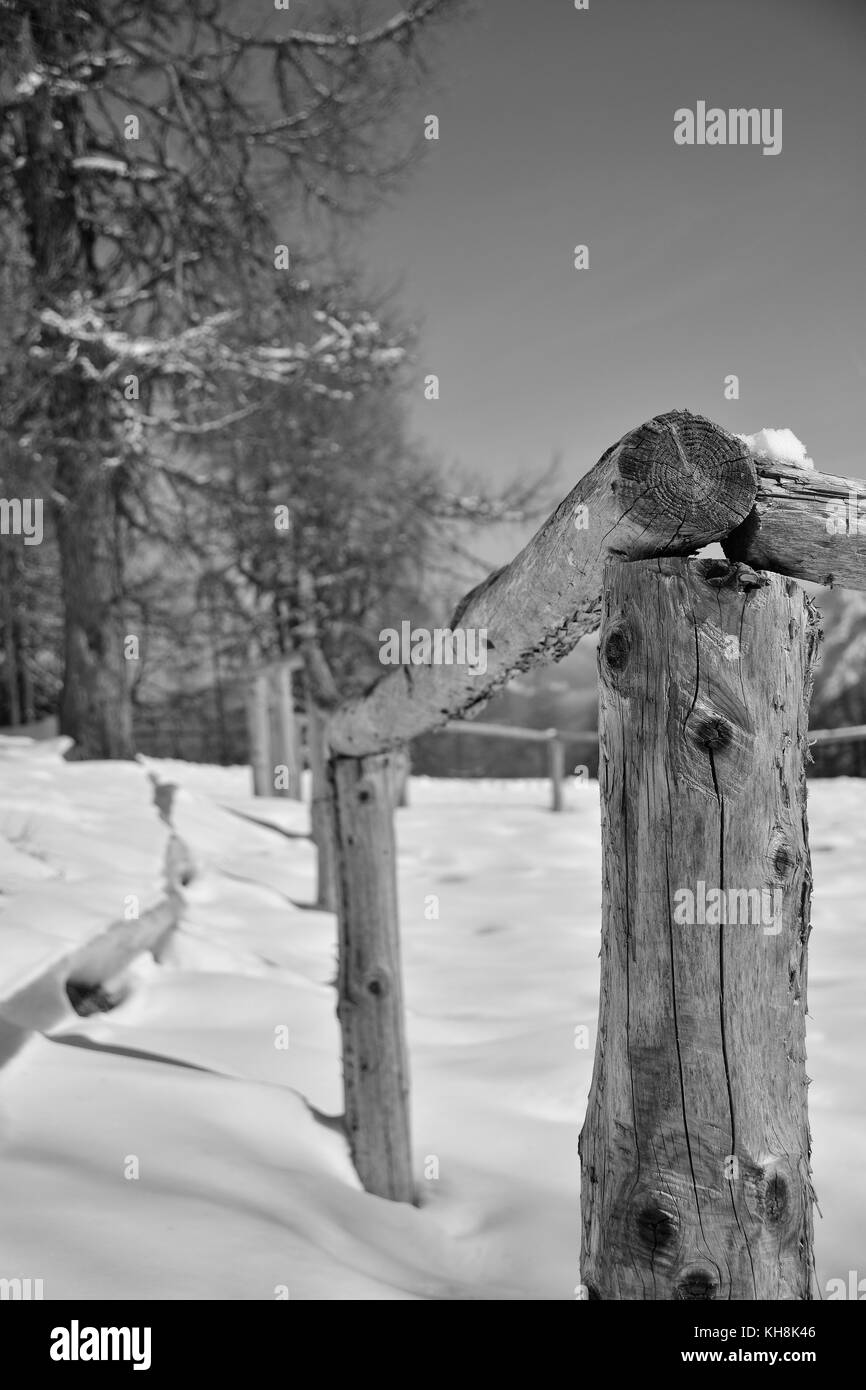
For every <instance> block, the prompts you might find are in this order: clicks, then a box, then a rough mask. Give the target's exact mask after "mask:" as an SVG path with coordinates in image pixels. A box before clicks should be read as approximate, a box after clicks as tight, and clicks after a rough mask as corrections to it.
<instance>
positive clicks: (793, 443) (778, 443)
mask: <svg viewBox="0 0 866 1390" xmlns="http://www.w3.org/2000/svg"><path fill="white" fill-rule="evenodd" d="M737 438H738V439H742V441H743V443H744V444H745V445H746V446H747V448H748V450H749V452H750V453H751V454H755V456H756V457H757V458H765V459H771V460H772V461H773V463H787V464H790V465H791V467H793V468H814V467H815V463H814V460H813V459H810V458H809V455H808V454H807V453H806V446H805V444H804V443H803V441H802V440H801V439H798V438H797V436H796V435H795V433H794V431H793V430H773V429H767V428H764V429H762V430H758V432H757V434H738V435H737Z"/></svg>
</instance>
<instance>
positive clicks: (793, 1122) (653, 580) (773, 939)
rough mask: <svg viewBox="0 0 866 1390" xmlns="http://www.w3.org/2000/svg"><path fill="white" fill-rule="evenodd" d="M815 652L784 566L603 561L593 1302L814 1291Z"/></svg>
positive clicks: (586, 1187) (585, 1163)
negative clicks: (811, 767)
mask: <svg viewBox="0 0 866 1390" xmlns="http://www.w3.org/2000/svg"><path fill="white" fill-rule="evenodd" d="M816 645H817V635H816V622H815V617H814V613H813V610H812V609H811V606H810V604H809V602H808V600H807V599H806V597H805V595H804V593H803V590H802V589H801V588H800V587H799V586H798V585H797V584H796V583H794V581H792V580H786V579H783V578H781V577H780V576H779V575H765V574H756V573H755V572H754V571H752V570H751V569H749V568H748V567H747V566H742V565H729V564H728V563H727V562H725V561H714V560H698V561H689V560H657V561H643V562H639V563H634V564H627V563H622V562H620V561H612V562H610V563H609V565H608V567H607V570H606V574H605V590H604V613H603V622H602V630H601V635H600V640H599V674H600V697H601V707H600V756H601V762H600V769H599V780H600V785H601V797H602V843H603V922H602V957H601V959H602V965H601V1011H600V1018H599V1026H598V1038H597V1046H596V1056H595V1070H594V1074H593V1081H592V1089H591V1092H590V1097H589V1106H588V1110H587V1117H586V1123H585V1125H584V1129H583V1133H582V1135H581V1145H580V1149H581V1158H582V1174H583V1181H582V1218H583V1249H582V1261H581V1266H582V1276H581V1277H582V1279H583V1283H584V1286H585V1289H586V1291H587V1296H588V1297H589V1298H591V1299H592V1298H595V1299H612V1300H626V1299H653V1300H679V1299H687V1300H705V1299H758V1300H765V1299H766V1300H772V1299H780V1300H801V1299H808V1298H809V1297H810V1288H811V1275H812V1202H813V1192H812V1185H811V1178H810V1167H809V1125H808V1117H807V1109H806V1088H807V1084H808V1083H807V1078H806V1073H805V1013H806V943H807V938H808V934H809V892H810V886H811V872H810V864H809V847H808V839H807V825H806V779H805V757H806V756H807V720H808V701H809V694H810V690H811V662H812V659H813V655H814V650H815V647H816ZM719 890H721V891H719ZM744 894H748V895H749V896H748V897H744V896H743V895H744ZM713 904H715V906H714V905H713ZM744 919H745V920H744Z"/></svg>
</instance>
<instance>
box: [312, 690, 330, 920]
mask: <svg viewBox="0 0 866 1390" xmlns="http://www.w3.org/2000/svg"><path fill="white" fill-rule="evenodd" d="M325 724H326V716H325V715H324V714H323V713H322V711H321V710H320V709H319V708H318V707H317V706H316V705H315V704H314V702H313V700H312V699H311V698H309V689H308V698H307V754H308V757H309V762H310V836H311V838H312V841H313V844H314V845H315V846H316V907H318V908H321V910H322V911H323V912H335V911H336V908H337V897H336V888H335V882H334V879H335V873H336V865H335V862H334V853H335V851H334V828H333V819H332V815H331V788H330V786H329V782H328V752H327V744H326V731H325Z"/></svg>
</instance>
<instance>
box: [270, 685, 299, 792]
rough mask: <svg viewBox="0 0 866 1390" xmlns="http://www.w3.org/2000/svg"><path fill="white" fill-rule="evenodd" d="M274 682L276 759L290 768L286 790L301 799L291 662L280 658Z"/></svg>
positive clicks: (275, 760) (276, 762)
mask: <svg viewBox="0 0 866 1390" xmlns="http://www.w3.org/2000/svg"><path fill="white" fill-rule="evenodd" d="M274 686H275V691H274V694H275V697H276V699H275V705H276V711H275V712H276V728H277V733H278V742H277V746H276V748H275V749H274V757H273V762H274V763H275V764H278V763H280V764H282V765H283V766H284V767H285V768H286V769H287V772H288V775H287V778H286V787H285V789H284V792H283V794H284V795H285V796H289V797H291V798H292V799H293V800H294V801H300V799H301V763H300V755H299V749H298V730H297V725H296V722H295V701H294V695H293V693H292V667H291V664H290V662H288V661H281V662H280V663H279V665H278V666H277V667H276V668H275V671H274Z"/></svg>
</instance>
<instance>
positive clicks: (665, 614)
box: [325, 411, 866, 1299]
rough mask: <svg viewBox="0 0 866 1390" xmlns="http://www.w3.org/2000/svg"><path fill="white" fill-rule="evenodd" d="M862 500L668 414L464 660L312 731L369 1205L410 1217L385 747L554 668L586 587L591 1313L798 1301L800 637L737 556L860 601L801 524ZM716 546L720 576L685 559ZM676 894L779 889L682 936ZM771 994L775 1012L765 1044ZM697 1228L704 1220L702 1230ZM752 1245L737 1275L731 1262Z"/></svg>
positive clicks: (545, 533)
mask: <svg viewBox="0 0 866 1390" xmlns="http://www.w3.org/2000/svg"><path fill="white" fill-rule="evenodd" d="M859 488H860V485H858V484H853V483H849V482H848V481H847V480H845V479H824V478H822V475H820V474H817V473H815V472H811V473H810V474H809V476H808V478H806V477H805V476H804V470H802V469H793V468H792V469H787V468H780V467H772V466H770V465H767V464H766V463H765V462H764V461H762V460H759V459H755V458H754V457H753V456H752V455H751V454H750V453H749V452H748V451H747V450H746V448H745V446H744V445H743V444H742V442H741V441H739V440H737V439H736V438H734V437H733V436H731V435H729V434H727V433H726V432H725V431H724V430H722V429H720V428H719V427H718V426H715V425H713V424H711V423H710V422H709V421H707V420H704V419H702V418H701V417H699V416H695V415H691V414H689V413H688V412H681V411H676V412H673V413H671V414H669V415H664V416H660V417H657V418H656V419H653V420H651V421H649V422H648V423H647V424H645V425H643V426H641V427H640V428H638V429H636V430H633V431H632V432H631V433H630V434H628V435H626V436H625V437H624V438H623V439H622V440H621V441H620V442H619V443H618V444H616V445H615V446H613V447H612V448H611V449H608V450H607V452H606V453H605V454H604V456H603V457H602V458H601V460H600V461H599V462H598V464H596V466H595V467H594V468H593V469H591V470H590V472H589V473H588V474H587V475H586V476H585V477H584V478H582V479H581V481H580V482H579V483H578V484H577V486H576V487H575V488H574V489H573V491H572V492H571V493H570V494H569V495H568V497H566V498H565V499H564V500H563V502H562V503H561V504H560V506H559V507H557V509H556V511H555V512H554V513H553V515H552V516H551V517H550V518H549V520H548V521H547V522H546V523H545V524H544V525H543V526H542V527H541V529H540V530H539V532H538V533H537V535H536V536H535V537H534V539H533V540H531V541H530V542H529V544H528V545H527V546H526V547H525V548H524V549H523V550H522V551H521V552H520V554H519V555H518V556H517V557H516V558H515V559H514V560H513V561H512V562H511V563H510V564H509V565H507V566H505V568H504V569H502V570H500V571H498V572H497V573H496V574H494V575H493V576H491V578H490V579H489V580H487V581H486V582H485V583H484V584H482V585H479V586H478V587H477V588H476V589H474V590H473V591H472V592H471V593H470V594H469V595H467V597H466V598H465V599H464V601H463V602H462V603H461V604H460V605H459V607H458V610H457V612H456V613H455V615H454V618H453V619H452V627H454V626H455V625H460V626H461V627H462V628H463V629H476V630H477V631H478V632H480V633H483V635H484V637H485V639H486V653H487V660H486V665H485V666H484V667H483V669H482V667H481V666H480V664H476V666H475V667H474V668H470V667H469V666H467V665H466V664H463V665H461V664H457V663H454V662H452V663H451V664H446V663H445V662H443V663H442V664H436V663H435V662H434V663H431V664H426V665H421V666H412V667H411V668H402V669H398V670H397V671H395V672H393V673H392V674H390V675H388V676H386V677H384V678H383V679H382V680H381V681H380V682H379V683H378V684H377V685H375V686H374V687H373V688H372V689H371V690H370V691H369V692H368V693H367V694H366V695H364V696H362V697H360V698H358V699H355V700H353V701H350V702H348V703H346V704H344V705H343V706H341V707H340V708H338V709H336V710H335V711H334V712H333V713H332V714H331V715H330V717H329V719H328V723H327V728H326V732H325V737H326V740H327V743H328V747H329V773H328V786H329V792H330V814H331V817H332V823H333V825H334V826H335V832H334V837H335V843H336V877H337V882H338V919H339V942H340V976H339V1005H338V1012H339V1017H340V1024H341V1032H342V1040H343V1056H344V1087H345V1097H346V1105H345V1109H346V1116H347V1122H348V1133H349V1140H350V1144H351V1151H352V1156H353V1159H354V1162H355V1165H356V1168H357V1171H358V1173H359V1176H360V1178H361V1181H362V1183H363V1185H364V1187H365V1188H366V1189H367V1190H368V1191H370V1192H375V1193H378V1194H379V1195H382V1196H385V1197H390V1198H394V1199H397V1200H407V1199H408V1198H409V1197H410V1195H411V1194H412V1192H413V1190H414V1184H413V1174H412V1159H411V1145H410V1140H409V1135H410V1133H411V1125H410V1111H409V1078H408V1061H407V1049H406V1044H405V1036H404V1022H403V1006H402V981H401V974H400V959H399V938H398V931H397V891H396V864H395V859H396V856H395V853H394V844H393V830H392V824H391V811H392V806H393V794H392V790H391V785H392V778H391V776H390V774H389V771H388V763H389V761H390V756H391V750H400V749H402V748H404V746H405V744H406V743H407V741H408V740H409V739H410V738H412V737H414V736H415V735H417V734H421V733H424V732H427V731H429V730H433V729H441V728H443V727H446V726H448V724H449V721H452V720H454V719H456V718H457V717H458V716H464V717H465V716H467V715H471V714H474V713H477V712H478V711H479V710H480V709H481V708H483V706H484V704H485V703H486V701H487V700H488V698H489V696H490V695H491V694H492V693H493V692H494V691H495V690H497V689H499V688H500V687H501V686H502V685H504V684H505V683H506V682H507V681H508V680H509V679H510V678H511V677H512V676H514V675H516V674H518V673H519V672H520V671H523V670H526V669H528V668H529V667H531V666H533V665H534V664H536V663H538V662H542V661H546V660H551V659H554V660H555V659H558V658H560V657H561V656H563V655H564V654H565V653H566V652H568V651H569V650H570V649H571V648H572V647H573V646H574V644H575V643H576V642H577V641H578V639H579V638H580V637H581V636H582V635H584V634H585V633H588V632H590V631H592V630H594V629H595V628H597V627H598V626H599V623H600V620H601V611H602V598H603V594H605V593H606V594H607V600H608V610H607V618H606V630H605V637H604V639H603V640H604V648H603V660H604V672H603V678H602V682H601V686H602V702H603V706H604V710H605V711H606V712H604V713H603V716H602V744H601V756H602V760H603V770H602V777H603V786H604V787H605V788H606V789H607V792H606V794H605V796H604V798H603V807H604V815H605V831H604V835H605V864H606V868H605V876H604V881H603V918H604V937H603V961H606V962H607V964H606V966H605V971H606V973H605V974H603V997H602V1011H601V1019H602V1023H601V1028H602V1030H603V1032H604V1046H602V1041H601V1035H600V1037H599V1048H598V1052H597V1056H596V1068H595V1074H594V1079H593V1090H592V1099H591V1105H590V1116H589V1118H588V1122H587V1128H586V1129H585V1136H586V1139H585V1145H584V1150H585V1158H584V1169H583V1194H584V1196H583V1202H584V1245H583V1265H584V1267H585V1269H586V1271H587V1279H588V1285H587V1287H588V1288H589V1296H591V1297H592V1296H594V1297H602V1298H630V1297H645V1298H665V1297H671V1296H675V1297H688V1298H712V1297H723V1298H727V1297H731V1298H737V1297H758V1298H786V1299H790V1298H803V1297H807V1296H808V1292H807V1290H808V1282H809V1277H810V1275H809V1268H810V1262H811V1246H810V1239H811V1236H810V1232H811V1200H812V1199H811V1187H810V1184H809V1174H808V1142H807V1140H806V1139H805V1138H804V1133H805V1131H804V1125H805V1123H806V1121H805V1091H804V1086H803V1085H801V1082H802V1038H803V1031H802V1018H803V1013H804V1009H805V990H804V982H805V970H806V967H805V943H806V936H807V932H808V883H809V869H808V848H807V846H806V843H805V821H804V818H803V816H802V806H803V790H802V789H803V786H804V778H805V769H804V766H803V754H804V750H805V746H806V738H805V731H806V703H807V695H805V694H804V689H807V679H806V678H807V672H808V669H809V662H810V659H811V646H810V644H811V641H812V631H813V629H812V624H811V620H810V619H809V618H808V613H809V609H808V605H806V604H805V602H804V600H803V597H802V594H801V591H800V590H799V589H798V588H797V586H796V585H795V584H794V583H793V581H792V580H787V581H783V580H780V579H777V578H773V577H772V576H767V575H760V574H758V573H756V572H755V570H754V569H753V568H751V566H752V565H758V564H760V565H764V566H766V567H767V568H770V569H777V570H779V571H780V572H783V571H784V572H791V570H792V569H793V571H794V572H795V573H796V574H798V575H801V577H803V578H807V579H818V580H819V581H827V582H829V581H830V580H831V579H832V580H833V582H843V583H849V584H855V583H856V584H857V587H866V559H864V556H863V553H862V548H861V545H860V541H859V539H855V538H853V537H852V536H847V535H841V534H840V535H837V536H836V540H837V541H838V546H835V547H833V546H830V545H829V543H828V541H826V540H825V539H824V537H825V536H828V537H829V534H830V533H829V531H828V530H827V526H826V517H825V516H824V514H823V511H822V509H823V508H824V507H825V504H826V503H827V502H832V503H833V504H834V505H838V503H839V501H840V499H843V498H844V499H847V498H848V497H849V495H850V494H851V493H852V491H853V492H854V494H855V495H856V494H857V492H858V489H859ZM828 515H829V514H828ZM714 541H720V542H722V544H723V545H724V546H725V547H726V550H727V553H728V555H729V556H730V557H731V561H732V562H729V561H712V562H688V561H686V560H684V559H683V558H682V557H687V556H690V555H693V554H694V552H695V551H696V550H698V549H700V548H701V547H702V546H704V545H706V544H708V543H710V542H714ZM793 541H796V544H794V543H793ZM650 560H654V561H655V563H654V564H638V565H634V564H628V563H623V562H635V561H650ZM733 561H742V562H743V563H733ZM608 562H610V564H611V568H610V569H608V570H607V571H606V569H605V567H606V565H608ZM677 565H679V566H680V568H679V569H678V568H677ZM605 574H607V579H606V580H605ZM641 580H642V581H643V582H641ZM707 592H711V593H712V596H713V602H712V603H708V602H707V601H706V595H707ZM661 593H664V594H667V595H668V598H667V599H666V600H665V603H666V605H667V606H666V607H665V606H664V605H662V610H661V611H660V610H659V607H658V601H659V595H660V594H661ZM671 596H673V597H671ZM654 605H655V606H654ZM783 620H784V621H783ZM779 631H783V632H785V633H786V634H787V637H786V641H785V644H784V645H783V644H782V643H780V642H779V640H778V632H779ZM771 632H772V634H773V635H772V637H771V636H769V635H766V634H769V633H771ZM636 650H639V651H640V652H641V659H640V660H639V661H635V660H634V659H633V658H634V653H635V651H636ZM697 654H699V655H700V657H701V660H702V661H703V663H704V664H703V666H702V667H701V671H700V672H699V671H698V670H697V668H696V667H695V664H694V663H695V660H696V658H697ZM671 662H673V663H674V666H673V668H672V669H671V667H670V663H671ZM725 662H727V663H728V665H725V664H724V663H725ZM669 671H670V673H671V677H672V678H671V680H670V689H669V690H666V688H665V685H664V679H665V676H666V675H667V673H668V672H669ZM708 672H713V673H715V675H716V676H717V677H718V679H717V680H714V682H713V684H712V686H710V685H709V684H708V683H707V681H708V674H707V673H708ZM687 697H688V699H687ZM689 700H690V701H691V703H688V701H689ZM605 701H607V702H608V704H607V705H604V702H605ZM617 719H620V721H621V732H620V733H619V734H617V733H616V732H615V731H616V729H617ZM481 727H484V726H479V725H477V724H475V725H473V726H472V731H473V732H477V731H478V730H479V728H481ZM538 732H539V733H540V734H541V737H542V738H545V739H547V737H548V736H547V735H546V734H545V733H544V732H543V731H538ZM832 732H833V733H838V732H839V731H832ZM489 736H491V737H494V736H497V735H494V734H493V733H492V732H491V734H490V735H489ZM498 736H501V734H500V735H498ZM828 741H829V740H828ZM557 742H558V740H557V739H556V738H550V740H549V743H550V746H551V747H553V746H554V745H555V744H556V743H557ZM745 788H748V795H746V794H745V792H744V791H743V789H745ZM620 789H621V790H622V794H620ZM741 792H743V794H742V795H741ZM622 851H625V858H623V853H622ZM732 870H735V874H736V878H731V872H732ZM672 875H673V877H672ZM692 880H695V881H696V883H697V882H701V883H704V885H706V884H711V885H712V884H715V885H716V886H717V887H718V888H719V889H721V887H724V888H725V890H726V891H727V890H728V888H730V889H732V890H733V891H735V892H738V893H739V892H745V893H746V894H747V895H748V894H751V893H752V892H758V891H759V889H760V891H761V892H763V891H769V890H770V889H773V890H774V891H775V889H776V888H778V890H779V891H780V892H782V893H783V907H782V909H781V910H780V915H779V922H780V930H779V932H778V933H777V934H775V935H770V934H765V933H764V932H763V930H761V929H760V928H759V929H756V928H755V926H754V925H753V926H751V927H750V928H745V927H739V928H735V929H734V930H735V931H736V930H738V931H740V932H741V938H735V937H734V936H732V935H731V929H730V928H729V927H728V926H726V925H725V924H724V923H719V924H717V925H715V926H714V927H713V929H712V930H711V931H710V932H709V933H708V931H707V925H706V923H704V924H703V926H700V927H696V926H690V925H685V926H683V925H681V924H680V922H679V921H675V918H674V910H673V900H672V899H673V895H674V893H675V891H677V890H678V889H682V888H684V885H688V884H689V883H691V882H692ZM759 897H760V894H759ZM749 901H751V898H749ZM760 901H763V899H762V898H760ZM774 901H775V900H774ZM632 975H634V980H635V982H638V981H639V983H640V989H638V990H632V989H631V988H630V985H629V983H628V982H629V980H630V979H631V977H632ZM624 980H625V985H624V984H623V981H624ZM623 989H625V996H624V1003H623ZM644 990H645V994H643V993H642V991H644ZM604 991H607V994H605V993H604ZM674 996H675V997H674ZM768 1000H770V1001H771V1002H772V1004H773V1009H775V1010H776V1012H773V1013H772V1018H773V1019H774V1020H775V1019H776V1018H777V1013H778V1018H779V1019H784V1023H783V1024H782V1026H781V1028H780V1030H779V1031H778V1036H776V1037H775V1039H774V1035H773V1030H772V1029H770V1028H769V1026H768V1017H769V1015H768V1004H767V1001H768ZM781 1039H784V1046H785V1049H786V1055H785V1057H782V1055H781V1053H780V1052H779V1046H780V1045H781V1042H780V1040H781ZM623 1049H625V1051H624V1050H623ZM789 1054H790V1055H789ZM767 1068H769V1069H770V1070H769V1074H768V1072H767ZM629 1076H630V1077H631V1083H630V1084H627V1083H628V1077H629ZM677 1077H679V1083H678V1086H679V1108H677V1085H676V1084H675V1083H676V1081H677ZM707 1126H709V1128H707ZM708 1145H709V1146H710V1148H709V1149H708V1148H707V1146H708ZM719 1145H722V1146H723V1147H724V1146H728V1152H727V1153H725V1154H722V1155H721V1157H722V1158H723V1159H724V1160H725V1163H724V1165H723V1168H722V1171H721V1173H719V1172H718V1164H717V1160H718V1158H719V1156H720V1149H719ZM761 1145H763V1146H764V1147H763V1148H762V1147H761ZM618 1146H619V1147H618ZM774 1146H775V1147H774ZM696 1148H697V1152H696ZM705 1150H706V1152H705ZM737 1183H739V1184H740V1185H739V1186H736V1184H737ZM638 1189H640V1190H638ZM672 1202H673V1203H676V1204H681V1205H678V1207H677V1210H678V1213H679V1214H678V1215H677V1214H675V1213H674V1212H672V1210H671V1203H672ZM704 1214H706V1215H707V1219H708V1220H709V1219H711V1220H712V1221H714V1222H715V1221H717V1220H718V1221H719V1222H721V1224H720V1225H719V1227H718V1231H714V1232H713V1233H712V1239H711V1240H710V1238H709V1237H707V1236H705V1235H702V1234H701V1222H702V1220H703V1218H704ZM770 1250H772V1252H774V1253H773V1258H772V1259H770V1258H769V1256H768V1257H767V1259H766V1261H765V1263H766V1269H764V1267H763V1265H762V1267H761V1273H760V1276H758V1274H757V1273H754V1274H753V1277H752V1283H751V1285H749V1275H748V1274H747V1272H746V1270H747V1267H748V1268H751V1264H752V1263H756V1264H757V1262H758V1261H764V1258H765V1256H766V1255H767V1252H768V1251H770ZM744 1251H745V1255H744ZM633 1268H634V1269H636V1270H638V1271H639V1273H634V1272H633ZM637 1282H640V1287H641V1292H638V1291H637ZM590 1285H591V1286H592V1287H591V1288H590V1287H589V1286H590ZM747 1288H749V1289H750V1290H751V1291H750V1292H745V1290H747ZM671 1290H673V1291H674V1293H673V1294H672V1293H671Z"/></svg>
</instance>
